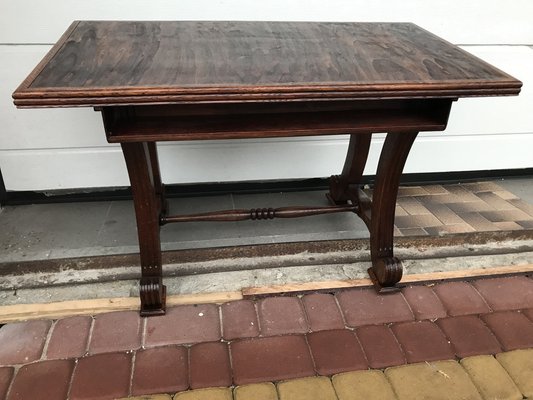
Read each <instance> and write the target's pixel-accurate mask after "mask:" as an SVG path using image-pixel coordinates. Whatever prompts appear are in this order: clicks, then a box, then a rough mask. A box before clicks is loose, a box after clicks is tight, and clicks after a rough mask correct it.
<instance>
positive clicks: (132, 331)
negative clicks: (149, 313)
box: [89, 311, 143, 354]
mask: <svg viewBox="0 0 533 400" xmlns="http://www.w3.org/2000/svg"><path fill="white" fill-rule="evenodd" d="M142 323H143V320H142V319H141V317H140V316H139V313H138V312H137V311H119V312H112V313H107V314H100V315H97V316H96V317H94V328H93V333H92V338H91V343H90V344H89V353H90V354H97V353H112V352H117V351H126V350H136V349H138V348H139V347H140V346H141V327H142Z"/></svg>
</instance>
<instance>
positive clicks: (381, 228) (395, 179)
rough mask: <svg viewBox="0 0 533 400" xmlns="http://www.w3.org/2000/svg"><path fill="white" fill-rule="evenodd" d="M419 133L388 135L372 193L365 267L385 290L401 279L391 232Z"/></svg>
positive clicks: (378, 287)
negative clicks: (368, 263)
mask: <svg viewBox="0 0 533 400" xmlns="http://www.w3.org/2000/svg"><path fill="white" fill-rule="evenodd" d="M417 135H418V132H395V133H389V134H387V137H386V139H385V143H384V144H383V149H382V150H381V156H380V158H379V163H378V169H377V173H376V182H375V185H374V190H373V193H372V213H371V221H370V252H371V256H372V268H370V269H369V270H368V272H369V274H370V277H371V278H372V280H373V282H374V285H375V286H376V288H377V289H378V290H379V291H388V290H391V288H394V285H395V284H396V283H397V282H399V281H400V279H401V278H402V272H403V271H402V264H401V262H400V260H399V259H398V258H396V257H394V253H393V232H394V214H395V210H396V197H397V195H398V186H399V184H400V176H401V174H402V171H403V167H404V165H405V161H406V160H407V155H408V154H409V150H410V149H411V146H412V144H413V142H414V141H415V139H416V136H417Z"/></svg>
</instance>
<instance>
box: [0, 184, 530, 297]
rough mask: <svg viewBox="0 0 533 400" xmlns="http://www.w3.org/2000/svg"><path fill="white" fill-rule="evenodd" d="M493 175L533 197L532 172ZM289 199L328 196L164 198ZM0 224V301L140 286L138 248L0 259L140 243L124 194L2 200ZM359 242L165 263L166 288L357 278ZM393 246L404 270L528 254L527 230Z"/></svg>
mask: <svg viewBox="0 0 533 400" xmlns="http://www.w3.org/2000/svg"><path fill="white" fill-rule="evenodd" d="M496 183H497V184H498V185H499V186H500V187H502V188H503V189H505V190H507V191H509V192H511V193H513V194H515V195H516V196H518V197H520V198H521V199H522V200H524V201H526V202H528V203H530V204H533V178H521V179H509V180H499V181H497V182H496ZM287 205H327V201H326V198H325V196H324V192H323V191H317V192H297V193H271V194H267V195H265V194H261V195H224V196H211V197H198V198H183V199H170V208H171V213H195V212H204V211H212V210H218V209H238V208H244V209H249V208H257V207H265V206H266V207H280V206H287ZM0 226H2V228H3V229H2V230H0V249H2V251H1V252H0V274H1V275H2V280H1V283H0V304H4V305H6V304H19V303H30V302H49V301H57V300H67V299H75V298H95V297H102V298H103V297H125V296H137V295H138V286H137V282H138V274H139V268H138V265H137V262H138V261H137V259H136V258H135V260H134V261H132V262H130V264H129V265H122V266H120V267H119V268H101V267H100V268H98V269H91V268H86V269H85V268H83V267H82V268H79V269H76V268H75V269H70V268H69V267H65V268H63V267H62V266H61V265H59V267H58V270H57V271H55V272H46V271H45V272H43V271H41V270H39V268H40V266H41V265H42V263H40V262H36V263H29V265H30V266H31V268H34V266H35V270H30V271H28V273H24V274H22V275H20V274H9V273H3V272H2V268H3V266H6V265H8V264H9V263H13V262H26V261H43V260H44V261H46V260H55V259H64V258H71V257H85V256H102V255H116V254H129V253H136V252H138V245H137V235H136V225H135V217H134V212H133V205H132V202H131V201H113V202H111V201H108V202H90V203H66V204H65V203H63V204H41V205H27V206H13V207H6V208H4V209H2V210H0ZM161 234H162V247H163V250H180V249H206V248H213V247H223V246H239V245H253V244H271V243H288V242H309V241H324V240H330V241H334V240H339V239H365V238H368V231H367V229H366V227H365V225H364V224H363V222H362V221H361V220H360V219H359V218H358V217H356V216H354V215H353V214H351V213H340V214H332V215H322V216H313V217H308V218H301V219H274V220H267V221H259V222H258V221H243V222H238V223H237V222H236V223H233V222H227V223H221V222H219V223H208V222H205V223H180V224H170V225H167V226H164V227H163V228H162V231H161ZM407 239H408V238H407ZM530 239H531V238H530ZM359 246H360V248H357V249H355V248H353V246H352V247H351V248H350V249H349V251H346V250H341V251H330V252H326V253H320V252H319V253H317V254H314V253H312V252H309V251H307V250H305V251H303V252H301V253H298V254H292V255H290V254H289V255H281V256H273V257H270V256H267V257H265V256H263V257H257V256H255V255H254V254H249V255H246V254H245V255H244V256H243V255H240V256H238V257H237V256H235V257H233V256H232V257H230V258H226V259H215V260H211V261H208V260H202V261H200V262H188V263H183V262H178V263H175V264H173V263H167V264H165V266H164V271H165V275H166V278H165V283H166V284H167V287H168V292H169V294H186V293H199V292H217V291H233V290H240V289H241V288H242V287H247V286H264V285H271V284H286V283H289V282H309V281H324V280H344V279H359V278H364V277H366V276H367V275H366V269H367V268H368V267H369V266H370V263H369V258H368V257H369V252H368V248H367V247H366V246H367V241H366V240H363V241H361V244H360V245H359ZM396 247H397V249H396V254H397V255H398V256H399V257H401V259H402V260H403V261H404V267H405V273H406V274H409V273H419V272H430V271H433V270H435V271H442V270H454V269H468V268H472V269H475V268H480V266H483V268H485V267H489V266H491V265H492V266H502V265H516V264H527V263H532V262H533V240H520V241H518V242H516V241H509V240H507V241H505V242H498V241H496V242H494V241H492V242H489V243H485V244H472V243H460V242H458V243H456V244H455V245H453V246H450V245H449V244H448V245H447V246H446V248H439V247H438V246H437V247H432V248H431V249H429V248H428V247H427V246H426V245H425V244H422V245H416V244H413V243H411V242H409V241H407V242H405V243H404V244H403V245H402V244H401V243H398V242H396ZM26 264H28V263H26ZM115 267H116V266H115Z"/></svg>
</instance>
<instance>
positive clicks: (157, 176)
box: [147, 142, 168, 216]
mask: <svg viewBox="0 0 533 400" xmlns="http://www.w3.org/2000/svg"><path fill="white" fill-rule="evenodd" d="M147 145H148V151H149V153H150V165H151V167H152V176H153V182H154V188H155V194H156V196H157V198H158V201H159V205H160V210H159V211H160V214H161V216H166V215H168V201H167V199H166V195H165V185H163V182H162V180H161V172H160V169H159V157H158V155H157V146H156V144H155V142H149V143H147Z"/></svg>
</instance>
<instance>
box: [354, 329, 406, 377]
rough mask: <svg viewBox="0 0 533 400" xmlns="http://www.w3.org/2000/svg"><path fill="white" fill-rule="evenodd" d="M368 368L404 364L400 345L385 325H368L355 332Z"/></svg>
mask: <svg viewBox="0 0 533 400" xmlns="http://www.w3.org/2000/svg"><path fill="white" fill-rule="evenodd" d="M356 332H357V337H358V338H359V342H360V343H361V346H362V347H363V349H364V352H365V354H366V359H367V360H368V365H369V367H370V368H378V369H381V368H385V367H393V366H396V365H401V364H405V362H406V360H405V356H404V354H403V352H402V349H401V348H400V344H399V343H398V340H397V339H396V337H395V336H394V335H393V334H392V332H391V330H390V329H389V327H388V326H386V325H368V326H363V327H361V328H358V329H357V330H356Z"/></svg>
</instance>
